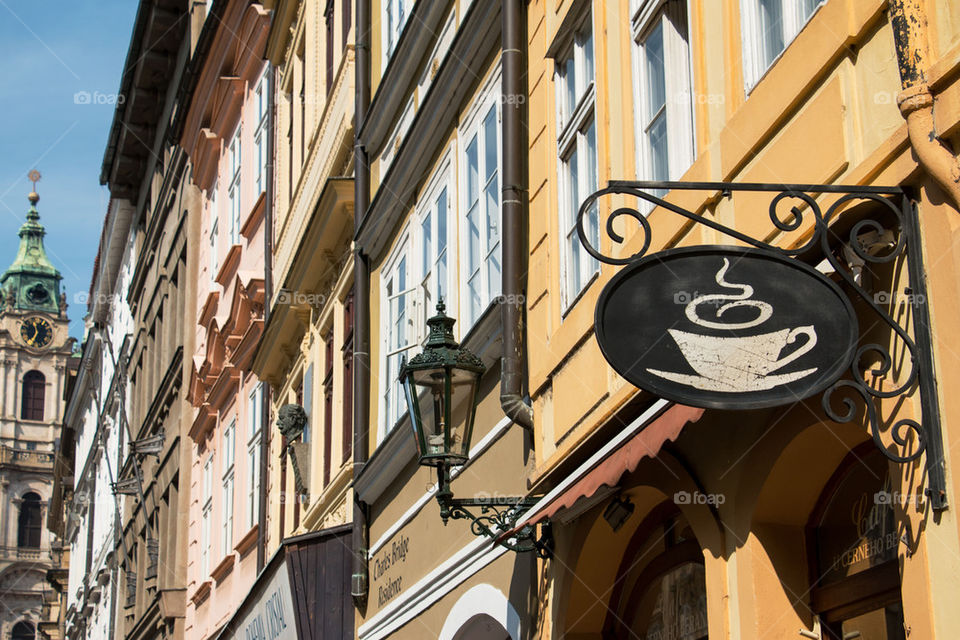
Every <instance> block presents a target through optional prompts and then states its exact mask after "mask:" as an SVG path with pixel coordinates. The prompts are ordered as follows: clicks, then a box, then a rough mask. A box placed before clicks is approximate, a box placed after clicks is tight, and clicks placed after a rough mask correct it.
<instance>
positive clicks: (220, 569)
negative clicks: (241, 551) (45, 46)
mask: <svg viewBox="0 0 960 640" xmlns="http://www.w3.org/2000/svg"><path fill="white" fill-rule="evenodd" d="M236 559H237V556H235V555H234V554H233V552H232V551H231V552H230V553H228V554H227V555H226V557H225V558H224V559H223V560H221V561H220V564H218V565H217V566H215V567H214V568H213V571H211V572H210V577H211V578H213V579H214V580H216V581H217V584H220V583H221V582H223V579H224V578H226V577H227V576H228V575H230V572H232V571H233V564H234V562H236Z"/></svg>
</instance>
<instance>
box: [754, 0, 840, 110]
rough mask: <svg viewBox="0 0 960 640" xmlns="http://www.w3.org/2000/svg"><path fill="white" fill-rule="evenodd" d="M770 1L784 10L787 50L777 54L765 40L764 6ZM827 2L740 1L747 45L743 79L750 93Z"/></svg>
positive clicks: (791, 0) (783, 48) (823, 0)
mask: <svg viewBox="0 0 960 640" xmlns="http://www.w3.org/2000/svg"><path fill="white" fill-rule="evenodd" d="M766 1H769V2H772V3H773V4H775V5H776V6H777V7H778V8H779V10H780V17H781V20H780V25H781V29H780V31H779V35H780V36H781V38H782V39H783V47H782V48H780V49H779V50H778V51H773V50H771V49H770V47H769V46H768V41H767V39H766V38H765V37H764V36H765V33H764V31H765V30H764V27H763V4H764V2H766ZM824 2H826V0H740V31H741V33H742V39H743V40H742V44H743V80H744V84H745V89H746V91H747V93H749V92H750V91H751V90H752V89H753V88H754V87H755V86H756V85H757V83H758V82H760V80H761V79H762V78H763V76H764V75H765V74H766V72H767V70H768V69H769V68H770V67H771V66H773V63H774V62H776V61H777V60H778V59H779V58H780V56H781V55H783V52H784V51H786V50H787V47H789V46H790V43H791V42H792V41H793V39H794V38H796V37H797V34H798V33H800V30H801V29H803V27H804V25H806V24H807V22H809V21H810V19H811V18H812V17H813V16H814V14H816V12H817V10H818V9H819V8H820V6H821V5H822V4H823V3H824Z"/></svg>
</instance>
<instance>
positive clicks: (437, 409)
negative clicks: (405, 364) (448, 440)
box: [407, 368, 447, 457]
mask: <svg viewBox="0 0 960 640" xmlns="http://www.w3.org/2000/svg"><path fill="white" fill-rule="evenodd" d="M410 377H412V379H413V385H414V387H415V393H416V403H411V399H410V395H412V393H411V394H408V400H407V403H408V404H410V405H411V408H412V409H413V410H414V411H416V413H417V417H418V418H419V420H418V422H419V425H420V430H421V432H420V433H419V434H417V444H418V446H419V447H420V456H421V457H424V456H444V455H446V453H447V451H446V447H445V446H444V439H445V438H444V436H445V434H444V427H445V424H444V417H445V414H446V411H445V410H444V406H443V402H444V393H443V391H444V389H443V388H444V379H445V378H446V373H445V371H444V370H443V369H442V368H438V369H426V370H420V371H413V372H412V374H411V376H410ZM408 379H409V378H408ZM408 386H409V385H408ZM412 391H413V390H412ZM413 417H414V416H412V415H411V418H413Z"/></svg>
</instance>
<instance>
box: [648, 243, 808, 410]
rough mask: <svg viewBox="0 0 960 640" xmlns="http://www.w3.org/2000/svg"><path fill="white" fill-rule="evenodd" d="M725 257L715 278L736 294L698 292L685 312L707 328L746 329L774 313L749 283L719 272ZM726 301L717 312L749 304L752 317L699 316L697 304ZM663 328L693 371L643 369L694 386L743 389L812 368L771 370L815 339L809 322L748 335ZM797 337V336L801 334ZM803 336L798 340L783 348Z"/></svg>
mask: <svg viewBox="0 0 960 640" xmlns="http://www.w3.org/2000/svg"><path fill="white" fill-rule="evenodd" d="M729 267H730V262H729V260H727V258H724V259H723V266H721V267H720V269H719V271H717V274H716V278H715V279H716V282H717V284H719V285H720V286H721V287H724V288H728V289H740V293H739V294H711V295H704V296H697V297H696V298H694V299H693V300H691V301H690V302H689V303H688V304H687V306H686V309H685V313H686V316H687V318H688V319H689V320H690V321H691V322H692V323H693V324H696V325H699V326H703V327H707V328H711V329H749V328H752V327H755V326H757V325H760V324H762V323H764V322H766V321H767V320H768V319H769V318H770V317H771V316H772V315H773V307H772V306H771V305H770V304H768V303H766V302H761V301H757V300H750V299H749V298H750V296H752V295H753V287H751V286H750V285H746V284H732V283H728V282H726V280H725V279H724V276H725V274H726V272H727V269H728V268H729ZM725 300H729V302H726V303H724V304H723V305H721V306H719V307H718V308H717V311H716V314H715V315H716V317H717V318H722V316H723V314H724V312H726V311H728V310H730V309H734V308H743V307H746V308H753V309H756V310H757V317H756V318H754V319H752V320H748V321H741V322H734V321H730V322H720V321H713V320H705V319H703V318H701V317H700V316H699V313H698V312H697V307H698V306H699V305H702V304H704V303H710V302H712V303H714V304H716V303H718V302H722V301H725ZM667 332H668V333H669V334H670V336H671V337H672V338H673V341H674V342H676V344H677V346H678V347H679V348H680V352H681V353H682V354H683V357H684V358H685V359H686V361H687V363H688V364H689V365H690V367H691V368H692V369H693V370H694V371H696V372H697V374H698V375H696V376H694V375H689V374H684V373H677V372H671V371H661V370H658V369H647V371H648V372H649V373H652V374H654V375H657V376H660V377H661V378H665V379H668V380H672V381H674V382H679V383H681V384H685V385H688V386H692V387H694V388H696V389H704V390H710V391H727V392H740V393H742V392H747V391H760V390H765V389H771V388H773V387H775V386H779V385H782V384H787V383H788V382H793V381H794V380H799V379H801V378H804V377H806V376H808V375H810V374H812V373H813V372H814V371H816V370H817V369H816V367H814V368H812V369H804V370H802V371H796V372H792V373H786V374H778V375H771V374H773V373H774V372H776V371H778V370H779V369H782V368H783V367H784V366H786V365H787V364H789V363H791V362H793V361H794V360H796V359H797V358H799V357H801V356H803V355H804V354H806V353H808V352H809V351H810V350H811V349H813V347H814V346H815V345H816V344H817V332H816V329H814V327H813V325H806V326H802V327H795V328H792V329H791V328H786V329H780V330H778V331H771V332H768V333H761V334H757V335H753V336H709V335H701V334H696V333H691V332H689V331H681V330H679V329H668V330H667ZM801 337H802V338H801ZM798 338H801V339H802V342H800V344H799V346H797V347H796V348H793V349H790V350H789V351H788V352H787V353H786V355H781V354H783V352H784V350H785V349H787V348H788V347H790V346H793V345H794V344H796V343H797V342H798Z"/></svg>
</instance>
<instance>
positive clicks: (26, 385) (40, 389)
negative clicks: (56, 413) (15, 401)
mask: <svg viewBox="0 0 960 640" xmlns="http://www.w3.org/2000/svg"><path fill="white" fill-rule="evenodd" d="M46 386H47V380H46V378H44V377H43V374H42V373H40V372H39V371H28V372H27V373H26V374H25V375H24V376H23V393H22V394H21V398H20V419H21V420H43V401H44V395H45V392H46Z"/></svg>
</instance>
